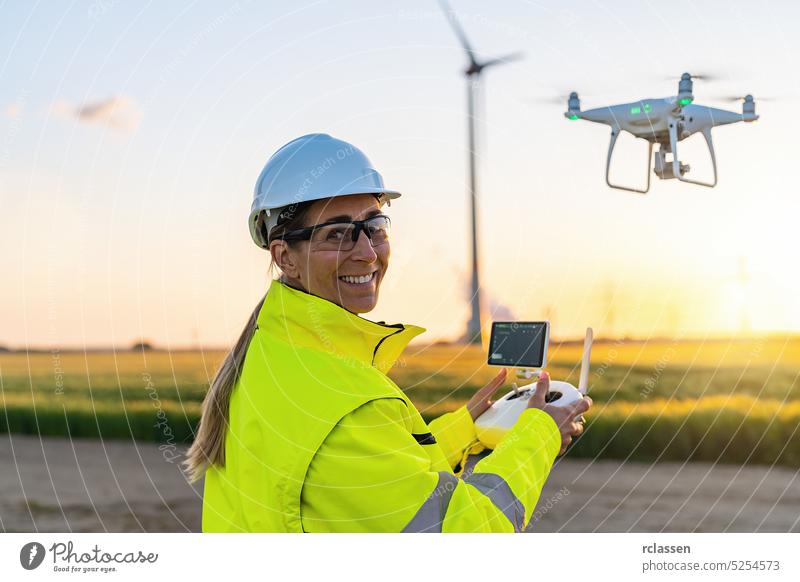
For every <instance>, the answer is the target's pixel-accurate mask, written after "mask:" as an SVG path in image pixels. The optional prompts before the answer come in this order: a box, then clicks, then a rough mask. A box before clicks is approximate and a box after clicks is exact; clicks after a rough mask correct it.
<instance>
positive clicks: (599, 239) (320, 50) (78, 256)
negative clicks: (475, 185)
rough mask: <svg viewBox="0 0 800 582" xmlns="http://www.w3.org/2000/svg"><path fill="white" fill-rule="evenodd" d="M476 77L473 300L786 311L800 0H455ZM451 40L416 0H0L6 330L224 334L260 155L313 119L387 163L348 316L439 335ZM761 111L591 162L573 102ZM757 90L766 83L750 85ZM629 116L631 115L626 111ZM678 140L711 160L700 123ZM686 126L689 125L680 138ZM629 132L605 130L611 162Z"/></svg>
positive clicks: (743, 314)
mask: <svg viewBox="0 0 800 582" xmlns="http://www.w3.org/2000/svg"><path fill="white" fill-rule="evenodd" d="M452 7H453V8H454V9H455V10H456V11H457V12H458V14H459V15H460V18H461V21H462V24H463V26H464V28H465V29H466V31H467V34H468V35H469V37H470V39H471V41H472V43H473V45H474V46H475V48H476V50H477V51H478V52H479V54H481V55H484V56H486V57H493V56H501V55H505V54H508V53H510V52H514V51H517V50H521V51H523V52H524V53H525V58H524V60H522V61H519V62H516V63H513V64H507V65H504V66H500V67H496V68H493V69H490V70H489V71H488V73H487V75H486V77H485V81H486V85H485V89H486V90H485V95H484V96H485V104H486V106H485V109H484V114H485V115H484V116H482V117H483V129H482V135H483V139H482V140H481V148H480V156H481V190H480V200H479V209H480V213H479V228H480V234H481V238H480V245H481V260H482V271H481V276H482V287H483V291H484V298H485V300H486V307H487V309H497V310H499V313H500V314H501V316H502V317H514V318H517V319H539V318H544V317H546V316H547V317H550V318H551V319H552V330H553V331H552V333H553V335H554V336H557V337H572V336H576V335H580V334H582V330H583V328H584V327H585V326H586V325H592V326H594V328H595V330H596V333H597V334H599V335H614V336H617V335H622V334H630V335H635V336H641V337H648V336H652V335H668V336H674V335H680V336H701V337H702V336H705V335H720V334H730V333H739V332H742V331H753V332H792V333H794V332H798V331H800V270H798V269H797V267H796V264H797V262H798V259H797V255H798V246H799V245H798V227H797V224H798V217H799V216H800V200H799V199H798V196H797V185H796V179H797V176H796V172H795V169H796V168H797V166H798V156H797V145H796V144H797V135H798V129H800V117H798V115H797V113H796V108H797V107H798V106H800V99H798V95H800V78H798V72H797V71H798V69H797V65H796V62H797V56H798V54H800V40H798V35H797V34H796V31H797V30H798V29H800V5H798V4H797V3H795V2H790V1H789V0H786V1H782V2H766V3H757V4H756V3H753V2H740V1H736V2H725V3H705V2H683V1H680V0H678V1H674V2H669V3H656V2H637V1H633V0H631V1H626V2H585V1H577V2H576V1H559V2H523V1H519V0H512V1H510V2H504V3H491V4H488V3H485V2H483V3H482V2H478V1H477V0H453V1H452ZM464 65H465V56H464V54H463V52H462V51H461V49H460V47H459V45H458V44H457V41H456V39H455V37H454V36H453V34H452V32H451V30H450V29H449V27H448V23H447V21H446V19H445V17H444V16H443V14H442V13H441V11H440V9H439V7H438V5H437V3H436V2H435V1H433V0H425V1H423V0H414V1H409V2H403V3H402V4H401V3H389V2H384V3H377V2H331V1H329V2H324V1H319V2H311V3H308V2H284V3H279V2H270V3H269V4H262V3H256V2H244V1H240V2H237V3H233V4H230V5H226V6H223V5H221V4H220V5H217V4H214V3H210V2H197V3H193V4H188V3H187V4H185V5H184V4H181V5H180V6H179V5H177V3H174V4H173V3H171V4H168V5H167V4H164V3H154V2H151V3H134V2H117V1H115V0H96V1H94V2H85V3H72V4H70V5H67V4H66V3H59V4H49V5H44V4H39V3H29V2H22V1H21V0H20V1H12V2H6V3H4V4H2V7H1V8H0V248H2V255H0V273H2V280H3V285H2V287H0V344H5V345H9V346H13V347H20V346H24V345H31V346H53V345H59V346H70V347H81V346H100V345H119V346H125V345H129V344H130V343H132V342H133V341H135V340H137V339H138V338H147V339H149V340H151V341H153V342H155V343H157V344H159V345H162V346H174V347H180V346H185V345H195V344H198V343H201V344H205V345H219V346H225V345H228V344H230V343H231V342H232V341H233V340H234V339H235V337H236V336H237V335H238V332H239V330H240V329H241V327H242V325H243V323H244V321H245V320H246V318H247V316H248V315H249V313H250V311H251V310H252V308H253V306H254V305H255V303H256V302H257V301H258V299H259V298H260V296H261V295H262V294H263V293H264V291H265V289H266V287H267V285H268V277H269V275H268V273H267V270H266V267H267V264H268V255H267V254H266V252H264V251H262V250H260V249H258V248H257V247H256V246H255V245H253V243H252V241H251V240H250V237H249V233H248V229H247V217H248V212H249V208H250V204H251V200H252V191H253V186H254V184H255V180H256V178H257V176H258V174H259V172H260V170H261V168H262V167H263V165H264V163H265V162H266V160H267V158H268V157H269V156H270V155H271V154H272V153H273V152H274V151H275V150H276V149H277V148H278V147H280V146H281V145H282V144H284V143H285V142H287V141H289V140H290V139H293V138H294V137H297V136H299V135H303V134H306V133H311V132H327V133H331V134H332V135H334V136H336V137H340V138H342V139H345V140H348V141H350V142H352V143H354V144H356V145H357V146H359V147H360V148H362V149H363V150H364V151H365V152H366V153H367V155H368V156H370V158H371V159H372V161H373V162H374V163H375V165H376V167H377V168H378V169H379V170H380V171H381V172H382V173H383V175H384V179H385V182H386V184H387V186H389V187H390V188H393V189H396V190H399V191H401V192H402V193H403V196H402V198H400V199H398V200H397V201H396V202H395V203H393V204H392V207H391V208H390V209H388V213H389V214H390V215H391V217H392V220H393V228H394V231H393V235H394V238H393V241H392V260H391V264H390V267H389V271H388V273H387V278H386V280H385V281H384V284H383V287H382V289H381V301H380V303H379V305H378V307H377V309H375V310H374V311H373V312H371V313H369V314H365V317H367V318H369V319H373V320H386V321H387V322H390V323H393V322H403V323H413V324H416V325H420V326H422V327H425V328H427V329H428V332H427V333H426V334H424V335H423V336H421V338H420V339H421V340H423V339H424V340H430V341H432V340H435V339H439V338H453V337H455V336H457V335H459V334H461V333H462V332H463V330H464V328H465V322H466V319H467V316H468V308H469V306H468V303H467V292H468V285H467V282H468V274H469V273H468V261H469V255H468V248H469V246H468V243H469V239H468V226H469V223H468V209H469V207H468V204H467V194H466V176H467V166H466V161H467V156H466V149H465V148H466V110H465V106H466V100H465V82H464V79H463V76H462V70H463V67H464ZM684 71H689V72H693V73H696V74H704V73H705V74H710V75H716V76H717V77H719V80H712V81H708V82H706V81H702V80H698V81H696V82H695V88H694V93H695V103H700V104H709V105H714V106H717V107H724V108H729V109H732V110H736V111H738V110H740V108H741V106H740V104H738V103H726V102H724V101H721V100H720V97H721V96H725V95H742V94H745V93H748V92H749V93H753V94H754V95H755V97H756V102H757V112H758V113H759V114H760V115H761V119H760V120H759V121H758V122H756V123H752V124H743V123H742V124H736V125H732V126H726V127H722V128H718V129H716V130H715V133H714V139H715V145H716V153H717V160H718V165H719V171H720V182H719V185H718V187H717V188H714V189H707V188H700V187H696V186H691V185H687V184H681V183H675V182H667V181H660V180H658V179H657V178H655V177H653V183H652V189H651V191H650V193H649V194H648V195H646V196H641V195H636V194H630V193H625V192H621V191H617V190H611V189H609V188H608V187H606V185H605V182H604V166H605V156H606V150H607V147H608V139H609V130H608V128H607V127H605V126H600V125H595V124H591V123H587V122H581V121H568V120H567V119H565V118H564V116H563V115H562V113H563V111H564V110H565V105H566V104H565V103H550V102H548V100H549V99H552V98H558V97H560V96H564V95H566V94H567V93H568V92H569V91H570V90H573V89H574V90H577V91H578V92H579V93H580V95H581V100H582V106H583V107H584V108H591V107H597V106H602V105H609V104H614V103H619V102H628V101H633V100H638V99H642V98H648V97H649V98H654V97H665V96H669V95H674V94H675V92H676V90H677V78H678V77H679V76H680V74H681V73H682V72H684ZM759 97H771V98H772V99H771V100H769V101H764V102H761V101H759ZM628 137H630V136H628ZM695 137H696V139H695V138H693V139H692V140H690V143H688V144H687V145H686V146H685V147H684V150H683V151H684V152H685V154H682V155H681V158H682V161H685V162H688V163H690V164H691V165H692V167H693V173H697V175H701V174H703V172H707V171H708V167H709V164H708V162H707V153H706V151H705V150H704V146H703V143H701V141H700V140H701V138H699V137H698V136H695ZM692 142H693V143H692ZM645 154H646V145H645V144H644V142H641V141H640V142H635V140H633V138H630V140H628V141H625V140H622V141H621V144H620V145H619V146H618V152H617V154H616V157H615V160H614V161H615V164H617V165H616V166H615V174H616V175H617V176H618V177H619V178H620V179H629V180H635V179H643V172H644V169H645V168H644V165H645Z"/></svg>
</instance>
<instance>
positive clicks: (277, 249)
mask: <svg viewBox="0 0 800 582" xmlns="http://www.w3.org/2000/svg"><path fill="white" fill-rule="evenodd" d="M269 252H270V255H272V260H273V261H274V262H275V264H276V265H278V267H279V268H280V270H281V271H282V272H283V273H284V274H285V275H286V276H287V277H289V278H291V279H297V278H299V276H300V268H299V265H298V264H297V260H296V258H295V256H294V254H293V253H292V251H291V249H289V245H288V244H287V243H286V241H283V240H274V241H272V242H271V243H270V244H269Z"/></svg>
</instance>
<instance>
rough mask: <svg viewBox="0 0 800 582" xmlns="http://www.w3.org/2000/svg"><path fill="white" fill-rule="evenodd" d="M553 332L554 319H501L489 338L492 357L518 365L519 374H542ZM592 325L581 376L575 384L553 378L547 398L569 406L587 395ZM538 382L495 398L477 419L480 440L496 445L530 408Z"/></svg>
mask: <svg viewBox="0 0 800 582" xmlns="http://www.w3.org/2000/svg"><path fill="white" fill-rule="evenodd" d="M549 336H550V323H549V322H547V321H528V322H511V321H500V322H495V323H493V324H492V336H491V339H490V340H489V361H488V364H489V365H492V366H507V367H515V368H518V369H517V376H518V377H520V378H525V379H530V378H533V377H538V376H539V374H540V372H539V371H538V370H534V369H535V368H543V367H544V366H545V364H546V363H547V344H548V342H549ZM592 337H593V333H592V328H591V327H589V328H586V337H585V339H584V341H583V359H582V360H581V372H580V379H579V381H578V387H577V388H575V386H573V385H572V384H570V383H569V382H562V381H559V380H551V381H550V390H549V392H548V393H547V396H546V397H545V400H546V401H547V402H548V403H549V404H552V405H553V406H569V405H570V404H573V403H575V402H577V401H578V400H580V399H581V398H583V396H584V395H585V394H586V391H587V389H588V384H589V361H590V359H591V354H592ZM535 390H536V384H535V383H533V384H529V385H527V386H522V387H517V385H516V383H515V384H513V390H512V391H511V392H509V393H508V394H506V395H505V396H503V397H502V398H501V399H500V400H497V401H495V402H494V403H492V405H491V406H490V407H489V409H488V410H486V412H484V413H483V414H481V415H480V416H479V417H478V418H477V419H476V420H475V432H476V433H477V435H478V440H480V441H481V443H482V444H483V445H484V446H485V447H487V448H489V449H494V448H495V447H496V446H497V444H498V443H499V442H500V440H501V439H502V438H503V437H504V436H505V435H506V433H507V432H508V431H509V430H511V429H512V428H513V426H514V424H516V422H517V419H518V418H519V416H520V414H522V413H523V412H525V410H526V409H527V408H528V400H530V398H531V397H532V396H533V393H534V392H535Z"/></svg>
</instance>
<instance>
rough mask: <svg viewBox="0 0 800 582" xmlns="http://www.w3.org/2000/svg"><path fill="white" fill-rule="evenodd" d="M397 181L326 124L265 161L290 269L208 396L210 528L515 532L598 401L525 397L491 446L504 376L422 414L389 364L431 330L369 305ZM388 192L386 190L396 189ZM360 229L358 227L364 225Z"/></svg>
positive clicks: (202, 438)
mask: <svg viewBox="0 0 800 582" xmlns="http://www.w3.org/2000/svg"><path fill="white" fill-rule="evenodd" d="M399 196H400V194H399V193H397V192H394V191H391V190H387V189H386V188H384V185H383V180H382V178H381V176H380V174H379V173H378V172H377V171H375V170H374V169H373V168H372V165H371V163H370V162H369V160H368V159H367V158H366V156H365V155H364V154H363V153H362V152H361V151H360V150H359V149H357V148H355V147H354V146H352V145H351V144H348V143H346V142H343V141H340V140H337V139H334V138H332V137H330V136H328V135H325V134H312V135H307V136H303V137H301V138H298V139H296V140H294V141H292V142H289V143H288V144H286V145H285V146H284V147H283V148H281V149H280V150H278V152H276V153H275V155H273V156H272V158H270V160H269V161H268V162H267V164H266V166H265V167H264V170H263V171H262V173H261V176H260V177H259V179H258V182H257V184H256V192H255V200H254V202H253V209H252V213H251V219H250V230H251V234H252V236H253V239H254V241H255V242H256V244H258V245H259V246H261V247H262V248H265V249H269V252H270V254H271V258H272V264H271V265H270V267H272V266H273V265H277V267H279V269H280V271H281V273H282V275H281V277H280V278H279V279H277V280H273V281H272V283H271V285H270V287H269V290H268V292H267V295H266V296H265V298H264V299H263V300H262V301H261V302H260V303H259V304H258V305H257V306H256V309H255V311H254V312H253V314H252V316H251V317H250V320H249V322H248V323H247V326H246V327H245V329H244V331H243V333H242V335H241V337H240V338H239V340H238V342H237V343H236V345H235V347H234V348H233V350H232V351H231V352H230V353H229V354H228V356H227V357H226V359H225V361H224V362H223V365H222V366H221V369H220V371H219V372H218V374H217V376H216V378H215V379H214V381H213V383H212V386H211V389H210V391H209V393H208V395H207V396H206V399H205V402H204V403H203V410H202V417H201V421H200V426H199V429H198V433H197V436H196V439H195V441H194V443H193V445H192V447H191V448H190V450H189V453H188V458H187V460H186V466H187V468H188V470H189V473H190V475H191V477H192V479H197V478H199V477H200V476H201V475H203V474H204V473H205V491H204V500H203V531H206V532H228V531H272V532H334V531H361V532H373V531H375V532H377V531H387V532H400V531H403V532H422V531H437V532H441V531H444V532H447V531H476V532H477V531H508V532H511V531H521V530H523V529H524V527H525V524H526V523H527V522H528V521H529V520H530V517H531V514H532V512H533V509H534V507H535V505H536V501H537V499H538V497H539V494H540V492H541V488H542V486H543V484H544V481H545V479H546V477H547V475H548V473H549V471H550V468H551V466H552V463H553V461H554V459H555V458H556V456H557V455H558V454H559V453H563V451H564V450H565V449H566V447H567V445H568V444H569V442H570V440H571V438H572V436H574V435H577V434H580V432H582V430H583V427H582V425H581V424H579V423H576V422H575V418H576V416H577V415H579V414H581V413H583V412H585V411H586V410H587V409H588V407H589V405H590V404H591V401H590V400H589V399H588V398H587V399H585V400H584V401H582V402H580V403H577V404H576V405H574V406H573V407H572V408H555V407H552V406H549V405H547V404H545V394H546V393H547V386H548V383H549V380H548V378H547V375H546V374H544V375H543V377H542V379H541V380H540V382H539V383H538V385H537V388H536V394H535V396H534V397H532V398H531V400H530V402H529V405H528V410H526V411H525V412H524V413H523V414H522V415H521V417H520V419H519V422H518V423H517V424H516V426H515V427H514V428H513V429H512V430H511V431H510V432H509V433H508V435H507V436H506V437H505V438H504V439H503V441H501V443H500V444H499V445H498V447H497V448H496V449H495V451H494V452H493V453H492V454H491V455H489V456H487V457H486V458H484V459H482V460H480V461H479V462H478V463H476V465H475V467H474V470H473V472H472V473H471V474H470V475H469V476H466V477H463V478H459V477H457V476H456V474H455V473H454V471H460V465H461V464H462V462H463V460H464V459H465V458H466V456H467V454H469V453H470V452H475V451H478V450H480V449H481V446H480V444H479V443H478V441H477V438H476V435H475V427H474V424H473V421H474V420H475V419H476V418H477V417H478V415H480V414H481V413H482V412H483V411H484V410H486V409H487V408H488V406H489V405H490V401H489V398H490V397H491V396H492V394H493V393H494V392H495V390H497V389H498V388H499V387H500V386H501V385H502V384H503V382H504V380H505V377H506V372H505V370H503V371H502V372H501V373H500V374H498V376H497V377H496V378H495V379H494V380H493V381H492V382H490V383H489V384H487V385H486V386H485V387H484V388H483V389H481V390H479V391H478V392H477V393H476V394H475V396H474V397H473V398H472V399H471V400H470V401H469V403H468V404H467V405H465V406H462V407H461V408H459V409H458V410H456V411H454V412H451V413H448V414H445V415H443V416H441V417H439V418H437V419H436V420H434V421H433V422H431V423H430V425H427V424H426V423H425V422H424V421H423V419H422V417H421V416H420V414H419V412H418V411H417V409H416V408H415V407H414V405H413V404H412V403H411V401H410V400H409V399H408V398H407V397H406V396H405V394H404V393H403V392H402V391H401V390H400V389H399V388H398V387H397V386H396V385H395V384H394V383H393V382H392V381H391V380H390V379H389V378H388V377H387V376H386V372H387V371H388V370H389V368H390V367H391V366H392V364H393V363H394V362H395V360H396V359H397V357H398V356H399V355H400V353H401V352H402V350H403V349H404V348H405V346H406V344H407V343H408V342H409V341H410V340H411V339H412V338H413V337H414V336H416V335H418V334H420V333H421V332H423V331H425V330H424V329H423V328H420V327H417V326H414V325H403V324H395V325H387V324H385V323H384V322H373V321H370V320H368V319H365V318H362V317H360V316H359V315H358V314H360V313H367V312H369V311H371V310H372V309H373V308H374V307H375V305H376V303H377V301H378V291H379V289H380V285H381V283H382V282H383V278H384V276H385V275H386V270H387V268H388V266H389V254H390V244H389V229H390V222H389V219H388V217H387V216H386V215H385V214H384V213H383V212H382V207H383V205H384V204H385V203H387V202H389V200H391V199H394V198H397V197H399ZM389 204H390V203H389ZM362 231H363V232H362Z"/></svg>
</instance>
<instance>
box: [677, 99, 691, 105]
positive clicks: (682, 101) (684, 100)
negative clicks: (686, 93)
mask: <svg viewBox="0 0 800 582" xmlns="http://www.w3.org/2000/svg"><path fill="white" fill-rule="evenodd" d="M691 102H692V100H691V99H681V100H679V101H678V103H680V104H681V105H689V103H691Z"/></svg>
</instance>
